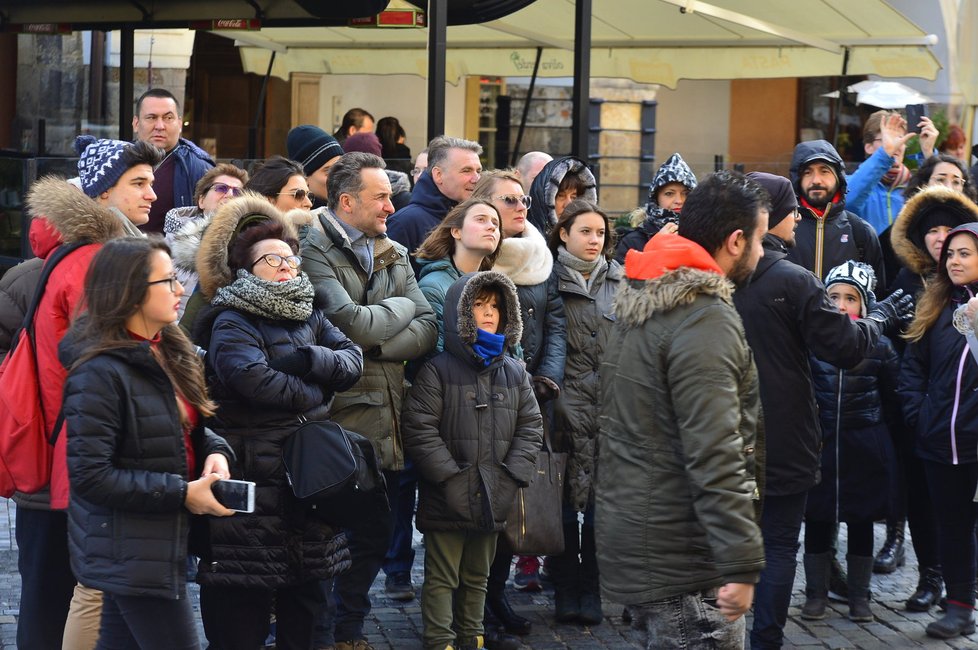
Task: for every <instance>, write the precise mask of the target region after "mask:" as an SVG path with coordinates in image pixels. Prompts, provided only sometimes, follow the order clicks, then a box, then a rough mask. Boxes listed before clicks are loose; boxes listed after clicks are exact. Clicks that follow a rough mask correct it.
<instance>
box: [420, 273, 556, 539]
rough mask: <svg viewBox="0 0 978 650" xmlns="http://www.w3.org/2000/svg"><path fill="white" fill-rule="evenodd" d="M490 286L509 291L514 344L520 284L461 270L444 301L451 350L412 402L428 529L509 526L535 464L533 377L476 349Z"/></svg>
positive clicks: (508, 322) (538, 438) (427, 370)
mask: <svg viewBox="0 0 978 650" xmlns="http://www.w3.org/2000/svg"><path fill="white" fill-rule="evenodd" d="M488 286H492V287H496V288H497V289H498V290H499V291H500V292H501V293H502V296H503V302H504V303H505V304H504V305H500V312H501V313H502V314H503V315H505V324H504V325H503V334H504V335H505V337H506V344H507V345H506V347H510V346H512V345H515V343H516V341H518V340H519V337H520V327H521V323H520V315H519V308H518V304H517V298H516V291H515V288H514V286H513V284H512V282H510V281H509V280H508V279H507V278H506V277H505V276H503V275H502V274H500V273H495V272H493V271H485V272H482V273H469V274H467V275H464V276H462V278H461V279H459V280H458V281H457V282H455V283H454V284H453V285H452V287H451V288H450V289H449V291H448V295H447V296H446V300H445V351H443V352H441V353H440V354H438V355H437V356H436V357H434V358H433V359H432V360H431V361H429V362H428V363H427V364H425V366H424V367H423V368H422V369H421V371H420V372H419V373H418V376H417V378H416V379H415V382H414V385H413V386H412V387H411V391H410V393H409V394H408V398H407V400H406V401H405V403H404V412H403V420H404V446H405V449H406V450H407V452H408V454H409V455H410V457H411V460H412V461H413V462H414V464H415V467H417V469H418V472H419V474H420V476H421V478H422V480H421V482H420V498H419V503H418V515H417V522H418V530H420V531H422V532H427V531H432V530H477V531H493V530H496V531H498V530H502V528H503V526H504V525H505V523H506V517H507V516H509V512H510V510H511V509H512V507H513V499H514V497H515V495H516V489H517V487H519V486H523V487H525V486H527V485H529V482H530V480H531V479H532V478H533V474H534V472H535V469H536V455H537V452H538V450H539V449H540V445H541V444H542V441H543V420H542V418H541V416H540V408H539V407H538V406H537V401H536V398H535V397H534V396H533V387H532V386H531V384H530V378H529V376H528V375H527V374H526V371H525V370H524V369H523V367H522V365H521V364H520V362H519V361H517V360H516V359H513V358H512V357H510V356H508V355H506V354H502V355H500V356H497V357H495V358H494V359H492V361H491V362H490V363H489V365H486V363H485V360H484V359H483V358H482V357H481V356H479V355H478V354H477V353H476V352H475V351H474V350H473V349H472V346H473V344H475V342H476V334H477V326H476V324H475V319H474V318H473V315H472V307H473V305H474V302H475V296H476V295H477V294H478V293H479V290H480V289H481V288H483V287H488ZM501 324H502V323H501Z"/></svg>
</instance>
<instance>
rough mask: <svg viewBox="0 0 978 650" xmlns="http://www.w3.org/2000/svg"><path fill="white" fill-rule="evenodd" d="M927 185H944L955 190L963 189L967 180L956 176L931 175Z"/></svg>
mask: <svg viewBox="0 0 978 650" xmlns="http://www.w3.org/2000/svg"><path fill="white" fill-rule="evenodd" d="M928 185H944V186H945V187H950V188H952V189H955V190H963V189H964V186H965V185H967V181H966V180H964V179H963V178H958V177H956V176H931V178H930V183H928Z"/></svg>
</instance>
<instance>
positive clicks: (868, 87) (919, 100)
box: [822, 79, 934, 108]
mask: <svg viewBox="0 0 978 650" xmlns="http://www.w3.org/2000/svg"><path fill="white" fill-rule="evenodd" d="M847 90H848V91H849V92H851V93H856V103H857V104H869V105H870V106H877V107H879V108H903V107H904V106H906V105H907V104H933V103H934V100H933V99H931V98H930V97H928V96H927V95H924V94H923V93H920V92H917V91H916V90H914V89H913V88H911V87H910V86H905V85H903V84H902V83H899V82H896V81H879V80H872V79H871V80H867V81H860V82H859V83H855V84H852V85H851V86H849V87H848V88H847ZM838 96H839V91H837V90H835V91H832V92H830V93H825V94H824V95H822V97H838Z"/></svg>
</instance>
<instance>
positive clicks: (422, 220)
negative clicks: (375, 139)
mask: <svg viewBox="0 0 978 650" xmlns="http://www.w3.org/2000/svg"><path fill="white" fill-rule="evenodd" d="M456 205H457V203H456V202H455V201H453V200H451V199H450V198H448V197H447V196H445V195H444V194H442V193H441V191H439V189H438V186H437V185H435V181H434V179H433V178H431V172H430V171H428V170H425V171H424V173H422V174H421V177H420V178H418V183H417V184H416V185H415V186H414V191H413V192H411V202H410V203H408V204H407V205H406V206H405V207H403V208H401V209H400V210H398V211H397V212H395V213H394V214H392V215H391V217H390V219H388V220H387V236H388V237H390V238H391V239H393V240H394V241H396V242H397V243H398V244H401V245H402V246H404V247H405V248H407V252H408V259H409V260H410V261H411V268H412V269H414V277H415V278H417V277H418V275H419V274H420V273H421V267H420V266H418V265H417V263H415V261H414V251H416V250H418V247H419V246H421V244H422V243H423V242H424V240H425V238H426V237H427V236H428V233H430V232H431V231H432V229H434V227H435V226H437V225H438V224H440V223H441V221H442V219H444V218H445V215H447V214H448V212H449V210H451V209H452V208H454V207H455V206H456Z"/></svg>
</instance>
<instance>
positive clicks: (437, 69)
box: [428, 0, 448, 142]
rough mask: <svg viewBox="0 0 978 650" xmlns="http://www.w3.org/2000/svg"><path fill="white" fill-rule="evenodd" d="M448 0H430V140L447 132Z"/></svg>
mask: <svg viewBox="0 0 978 650" xmlns="http://www.w3.org/2000/svg"><path fill="white" fill-rule="evenodd" d="M447 34H448V0H428V141H429V142H430V141H431V139H432V138H434V137H435V136H439V135H443V134H444V133H445V61H446V47H447V42H448V36H447Z"/></svg>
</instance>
